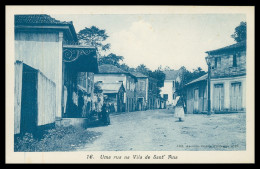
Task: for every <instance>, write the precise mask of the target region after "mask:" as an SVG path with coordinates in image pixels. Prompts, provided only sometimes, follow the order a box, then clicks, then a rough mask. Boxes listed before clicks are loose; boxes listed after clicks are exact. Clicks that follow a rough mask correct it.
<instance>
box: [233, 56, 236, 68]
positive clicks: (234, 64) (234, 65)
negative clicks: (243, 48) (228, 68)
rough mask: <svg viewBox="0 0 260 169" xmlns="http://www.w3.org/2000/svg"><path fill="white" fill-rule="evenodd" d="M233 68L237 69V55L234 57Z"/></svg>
mask: <svg viewBox="0 0 260 169" xmlns="http://www.w3.org/2000/svg"><path fill="white" fill-rule="evenodd" d="M233 67H237V55H236V54H234V55H233Z"/></svg>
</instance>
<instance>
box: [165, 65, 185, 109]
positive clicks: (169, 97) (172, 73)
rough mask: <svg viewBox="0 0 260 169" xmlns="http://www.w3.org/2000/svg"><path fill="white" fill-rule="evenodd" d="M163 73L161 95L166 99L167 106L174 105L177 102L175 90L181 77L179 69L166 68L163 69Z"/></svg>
mask: <svg viewBox="0 0 260 169" xmlns="http://www.w3.org/2000/svg"><path fill="white" fill-rule="evenodd" d="M164 73H165V80H164V86H163V87H162V88H161V92H160V94H161V97H162V98H164V99H165V100H166V105H167V106H175V105H176V104H177V99H176V98H177V95H176V94H175V91H176V89H177V87H178V84H180V81H181V78H180V73H181V69H179V70H167V71H164Z"/></svg>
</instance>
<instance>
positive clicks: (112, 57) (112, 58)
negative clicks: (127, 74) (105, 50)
mask: <svg viewBox="0 0 260 169" xmlns="http://www.w3.org/2000/svg"><path fill="white" fill-rule="evenodd" d="M123 60H124V57H123V56H118V55H116V54H114V53H110V54H109V55H107V56H104V57H101V58H99V65H103V64H111V65H115V66H118V67H119V65H120V64H119V62H120V61H123Z"/></svg>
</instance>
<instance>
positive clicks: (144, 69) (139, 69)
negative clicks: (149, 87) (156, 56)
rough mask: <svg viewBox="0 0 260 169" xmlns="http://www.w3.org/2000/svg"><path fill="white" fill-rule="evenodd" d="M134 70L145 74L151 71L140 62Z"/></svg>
mask: <svg viewBox="0 0 260 169" xmlns="http://www.w3.org/2000/svg"><path fill="white" fill-rule="evenodd" d="M135 71H137V72H140V73H142V74H144V75H146V76H149V74H150V73H151V70H150V69H149V68H147V67H146V66H145V65H144V64H140V65H138V66H137V67H136V68H135Z"/></svg>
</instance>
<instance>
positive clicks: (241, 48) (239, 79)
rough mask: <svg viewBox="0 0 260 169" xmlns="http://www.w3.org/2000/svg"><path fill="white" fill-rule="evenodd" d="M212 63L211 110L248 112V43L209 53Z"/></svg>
mask: <svg viewBox="0 0 260 169" xmlns="http://www.w3.org/2000/svg"><path fill="white" fill-rule="evenodd" d="M206 53H207V54H208V56H207V59H208V60H209V63H210V72H211V73H210V88H211V93H210V96H211V98H210V99H211V110H212V111H214V112H216V113H217V112H233V111H234V112H238V111H245V110H246V41H243V42H239V43H236V44H233V45H230V46H226V47H224V48H220V49H216V50H212V51H207V52H206Z"/></svg>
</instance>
